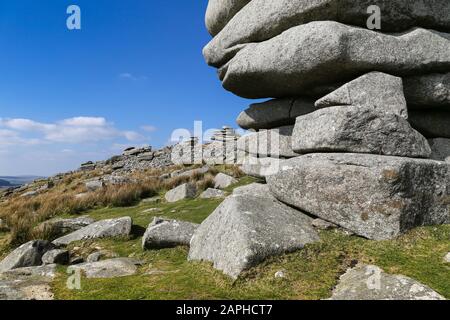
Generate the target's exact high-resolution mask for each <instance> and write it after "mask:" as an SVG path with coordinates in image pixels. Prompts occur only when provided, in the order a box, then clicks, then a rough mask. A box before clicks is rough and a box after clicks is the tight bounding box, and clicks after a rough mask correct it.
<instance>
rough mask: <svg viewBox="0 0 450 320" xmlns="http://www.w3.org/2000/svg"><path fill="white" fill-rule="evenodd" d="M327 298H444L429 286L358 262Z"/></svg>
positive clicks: (344, 275) (341, 278)
mask: <svg viewBox="0 0 450 320" xmlns="http://www.w3.org/2000/svg"><path fill="white" fill-rule="evenodd" d="M330 300H445V298H444V297H443V296H441V295H440V294H439V293H437V292H436V291H434V290H433V289H431V288H430V287H428V286H426V285H424V284H421V283H419V282H418V281H416V280H414V279H411V278H409V277H405V276H402V275H392V274H387V273H385V272H384V271H383V270H382V269H380V268H379V267H377V266H373V265H364V264H359V265H357V266H356V267H354V268H351V269H349V270H347V272H346V273H345V274H343V275H342V276H341V277H340V279H339V284H338V285H337V286H336V288H335V289H334V290H333V295H332V297H331V298H330Z"/></svg>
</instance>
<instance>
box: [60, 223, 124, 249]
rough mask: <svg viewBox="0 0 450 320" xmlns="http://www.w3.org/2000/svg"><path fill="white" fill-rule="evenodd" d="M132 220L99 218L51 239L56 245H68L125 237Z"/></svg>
mask: <svg viewBox="0 0 450 320" xmlns="http://www.w3.org/2000/svg"><path fill="white" fill-rule="evenodd" d="M132 224H133V221H132V219H131V218H130V217H123V218H117V219H107V220H100V221H97V222H95V223H92V224H90V225H88V226H87V227H84V228H82V229H79V230H77V231H75V232H72V233H69V234H68V235H66V236H63V237H60V238H58V239H56V240H54V241H53V243H54V244H55V245H57V246H63V245H68V244H70V243H72V242H74V241H80V240H88V239H97V238H115V237H127V236H129V235H130V232H131V227H132Z"/></svg>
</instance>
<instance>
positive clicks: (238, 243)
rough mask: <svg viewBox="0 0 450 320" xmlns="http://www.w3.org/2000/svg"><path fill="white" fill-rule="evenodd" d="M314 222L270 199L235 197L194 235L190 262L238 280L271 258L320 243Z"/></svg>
mask: <svg viewBox="0 0 450 320" xmlns="http://www.w3.org/2000/svg"><path fill="white" fill-rule="evenodd" d="M311 220H312V219H311V218H310V217H308V216H306V215H305V214H303V213H301V212H299V211H297V210H294V209H292V208H290V207H288V206H286V205H284V204H282V203H280V202H278V201H277V200H275V199H273V198H270V197H265V198H264V197H263V196H258V197H255V196H251V195H248V194H247V195H232V196H230V197H228V198H227V199H225V201H224V202H223V203H222V204H221V205H220V206H219V207H218V208H217V209H216V210H215V211H214V212H213V213H212V214H211V215H210V216H209V217H208V218H207V219H206V220H205V221H204V222H203V223H202V224H201V225H200V227H199V228H198V229H197V231H196V232H195V233H194V236H193V237H192V240H191V247H190V251H189V259H190V260H203V261H210V262H213V263H214V267H215V268H216V269H219V270H222V271H223V272H224V273H225V274H227V275H229V276H231V277H233V278H237V277H238V275H239V274H240V273H241V272H242V271H244V270H246V269H249V268H251V267H253V266H256V265H257V264H258V263H260V262H262V261H263V260H264V259H266V258H268V257H270V256H273V255H278V254H282V253H285V252H291V251H295V250H298V249H301V248H303V247H304V246H305V245H306V244H308V243H312V242H315V241H318V240H319V237H318V235H317V233H316V231H315V230H314V229H313V228H312V226H311Z"/></svg>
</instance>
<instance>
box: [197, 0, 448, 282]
mask: <svg viewBox="0 0 450 320" xmlns="http://www.w3.org/2000/svg"><path fill="white" fill-rule="evenodd" d="M373 5H375V6H378V7H379V9H380V14H381V29H378V30H373V28H371V27H370V24H369V23H368V21H369V20H370V19H372V18H373V17H372V16H371V14H370V13H368V12H370V10H369V11H368V8H369V6H373ZM206 22H207V27H208V30H209V31H210V33H211V35H213V37H214V38H213V39H212V40H211V42H210V43H209V44H207V45H206V47H205V48H204V51H203V53H204V56H205V59H206V62H207V63H208V64H209V65H211V66H213V67H216V68H217V69H218V74H219V78H220V80H221V81H222V84H223V87H224V88H225V89H226V90H229V91H231V92H232V93H234V94H236V95H238V96H240V97H243V98H250V99H261V98H271V99H272V100H269V101H266V102H262V103H256V104H252V105H251V106H250V107H249V108H248V109H246V110H244V111H243V112H242V113H241V114H240V115H239V116H238V118H237V123H238V125H239V126H241V127H242V128H243V129H247V130H251V131H253V133H251V134H249V135H245V136H243V137H241V138H240V139H239V141H238V142H237V150H238V151H239V152H241V153H243V154H244V157H243V158H242V159H243V161H242V162H241V164H242V169H243V171H244V172H246V173H247V174H249V175H253V176H258V177H264V178H266V181H267V184H268V188H267V189H268V191H267V192H268V193H269V194H271V195H270V196H269V194H267V193H266V198H267V199H266V200H265V201H277V202H276V203H277V204H276V206H282V204H281V203H285V204H287V205H289V210H288V209H286V210H284V209H283V210H280V212H281V213H283V215H282V218H280V216H279V215H278V218H277V219H276V221H277V228H276V229H274V230H276V238H277V239H278V238H281V239H282V237H283V235H282V232H281V231H280V230H284V231H285V232H286V233H287V234H288V237H292V236H293V234H294V233H295V229H291V224H292V223H295V220H294V218H292V217H293V216H295V212H297V214H298V215H299V216H301V217H303V215H304V213H303V212H305V213H307V214H308V215H310V216H313V217H316V218H320V219H322V220H324V221H327V222H330V223H332V224H335V225H338V226H340V227H342V228H345V229H347V230H349V231H351V232H353V233H355V234H357V235H359V236H363V237H366V238H369V239H374V240H382V239H391V238H394V237H397V236H399V235H401V234H402V233H404V232H406V231H408V230H409V229H411V228H414V227H417V226H423V225H434V224H445V223H449V222H450V163H449V162H448V159H449V156H450V147H449V146H450V2H449V1H448V0H435V1H433V2H432V4H430V5H426V6H424V5H423V1H421V0H412V1H399V0H390V1H385V0H379V1H365V0H357V1H354V0H352V1H350V0H314V1H304V0H278V1H273V0H251V1H249V0H245V1H237V0H228V1H218V0H210V2H209V6H208V11H207V14H206ZM272 196H273V198H274V199H273V200H270V199H271V198H270V197H272ZM241 197H243V196H242V195H239V196H236V195H234V196H233V197H232V198H230V199H228V200H226V201H225V203H224V204H223V205H222V207H221V209H220V214H219V213H217V216H218V217H217V218H216V215H215V214H213V215H212V216H211V217H210V218H209V219H208V220H207V223H209V224H210V227H211V228H212V229H211V228H208V225H206V224H202V225H201V226H200V227H199V229H198V231H197V232H196V234H194V237H193V241H192V244H191V253H190V258H191V259H202V260H209V261H213V262H214V263H215V265H216V266H217V267H218V268H220V269H222V270H227V271H228V272H227V273H229V274H231V275H233V276H236V275H237V274H238V273H239V271H241V270H243V269H245V268H246V267H247V265H246V263H247V262H248V261H254V260H259V259H260V257H259V256H258V252H257V250H256V249H255V248H252V249H250V251H249V252H252V255H253V254H254V255H255V256H252V255H249V256H245V257H242V258H240V257H239V256H238V255H237V254H232V255H233V257H234V258H235V259H237V260H236V261H233V260H232V259H231V257H230V258H229V259H228V260H229V261H228V262H226V261H224V260H227V258H226V254H225V252H226V251H227V250H228V251H229V250H231V248H229V246H228V247H227V244H226V243H224V242H223V241H218V247H215V248H214V250H212V251H211V252H206V251H205V249H201V248H202V246H204V245H206V242H208V244H211V243H214V242H215V238H214V237H218V233H220V234H221V235H223V234H225V235H228V234H230V235H232V236H230V241H228V242H227V243H233V241H235V240H236V239H237V238H236V237H238V236H237V235H236V234H234V235H233V232H235V231H236V230H237V229H235V228H236V226H237V225H241V226H242V221H247V220H244V219H243V217H245V219H249V218H248V217H247V214H249V212H251V213H252V214H254V215H255V217H256V216H258V215H259V216H258V218H257V219H256V220H254V221H253V222H251V223H250V224H253V223H254V224H256V223H257V222H258V223H259V222H261V221H265V220H266V219H270V215H269V214H268V213H267V216H266V215H265V214H264V210H262V209H263V208H261V209H260V210H259V209H258V206H257V205H259V204H260V203H261V201H255V203H254V204H252V200H253V199H252V196H251V195H244V197H245V199H241ZM278 201H280V203H278ZM266 207H267V208H269V207H270V206H269V204H267V205H266ZM291 208H295V209H296V210H297V211H296V210H294V209H291ZM291 210H294V212H292V211H291ZM254 211H255V212H254ZM288 211H289V215H288V214H284V213H286V212H288ZM280 212H279V213H278V214H280ZM227 214H228V215H229V216H228V218H227V217H226V215H227ZM219 218H220V219H219ZM215 219H217V221H218V222H217V221H215ZM234 219H238V220H240V222H239V223H237V222H236V223H234V222H233V220H234ZM249 221H250V220H249ZM228 224H229V227H228V228H227V225H228ZM251 229H252V230H259V228H257V227H254V226H252V228H251ZM208 230H209V231H208ZM212 230H214V232H213V231H212ZM266 231H267V230H264V232H266ZM267 232H268V231H267ZM289 232H293V233H292V234H289ZM269 234H270V232H269ZM260 236H261V237H263V235H262V234H261V235H260ZM239 237H241V238H242V239H241V240H242V241H241V242H243V243H251V242H252V241H253V240H252V239H253V238H257V237H258V235H256V234H252V235H251V237H247V236H246V233H245V232H242V233H241V234H240V235H239ZM246 237H247V238H246ZM231 238H233V239H231ZM313 238H314V237H311V239H313ZM221 239H222V238H221ZM267 239H269V240H270V241H273V239H272V238H271V237H267ZM232 240H233V241H232ZM270 241H269V242H270ZM219 242H220V243H219ZM258 242H259V243H263V240H258ZM306 242H307V241H306ZM274 243H278V242H277V241H275V242H274ZM281 243H282V241H281ZM219 244H220V247H219ZM303 244H304V242H303V241H300V243H299V246H301V245H303ZM240 245H242V244H240ZM224 246H225V247H227V248H224ZM250 247H251V245H250ZM294 247H295V246H294ZM237 248H238V246H237ZM279 248H280V249H288V247H286V248H285V247H283V245H280V246H279ZM233 250H234V249H233ZM255 250H256V251H255ZM230 252H233V251H230ZM264 252H265V253H268V254H272V253H271V252H270V250H268V249H267V248H266V249H265V250H264ZM239 259H241V261H239ZM233 263H234V264H233ZM250 264H251V263H250Z"/></svg>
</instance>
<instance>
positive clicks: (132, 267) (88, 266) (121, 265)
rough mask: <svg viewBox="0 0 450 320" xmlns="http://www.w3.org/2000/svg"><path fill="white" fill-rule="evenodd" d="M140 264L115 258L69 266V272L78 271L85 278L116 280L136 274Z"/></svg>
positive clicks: (126, 259)
mask: <svg viewBox="0 0 450 320" xmlns="http://www.w3.org/2000/svg"><path fill="white" fill-rule="evenodd" d="M138 265H141V262H139V261H137V260H134V259H130V258H115V259H108V260H102V261H98V262H92V263H89V262H86V263H81V264H78V265H74V266H70V267H69V270H71V271H72V270H75V271H76V270H80V271H83V273H84V274H85V275H86V277H87V278H116V277H124V276H130V275H133V274H135V273H136V272H137V266H138Z"/></svg>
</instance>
